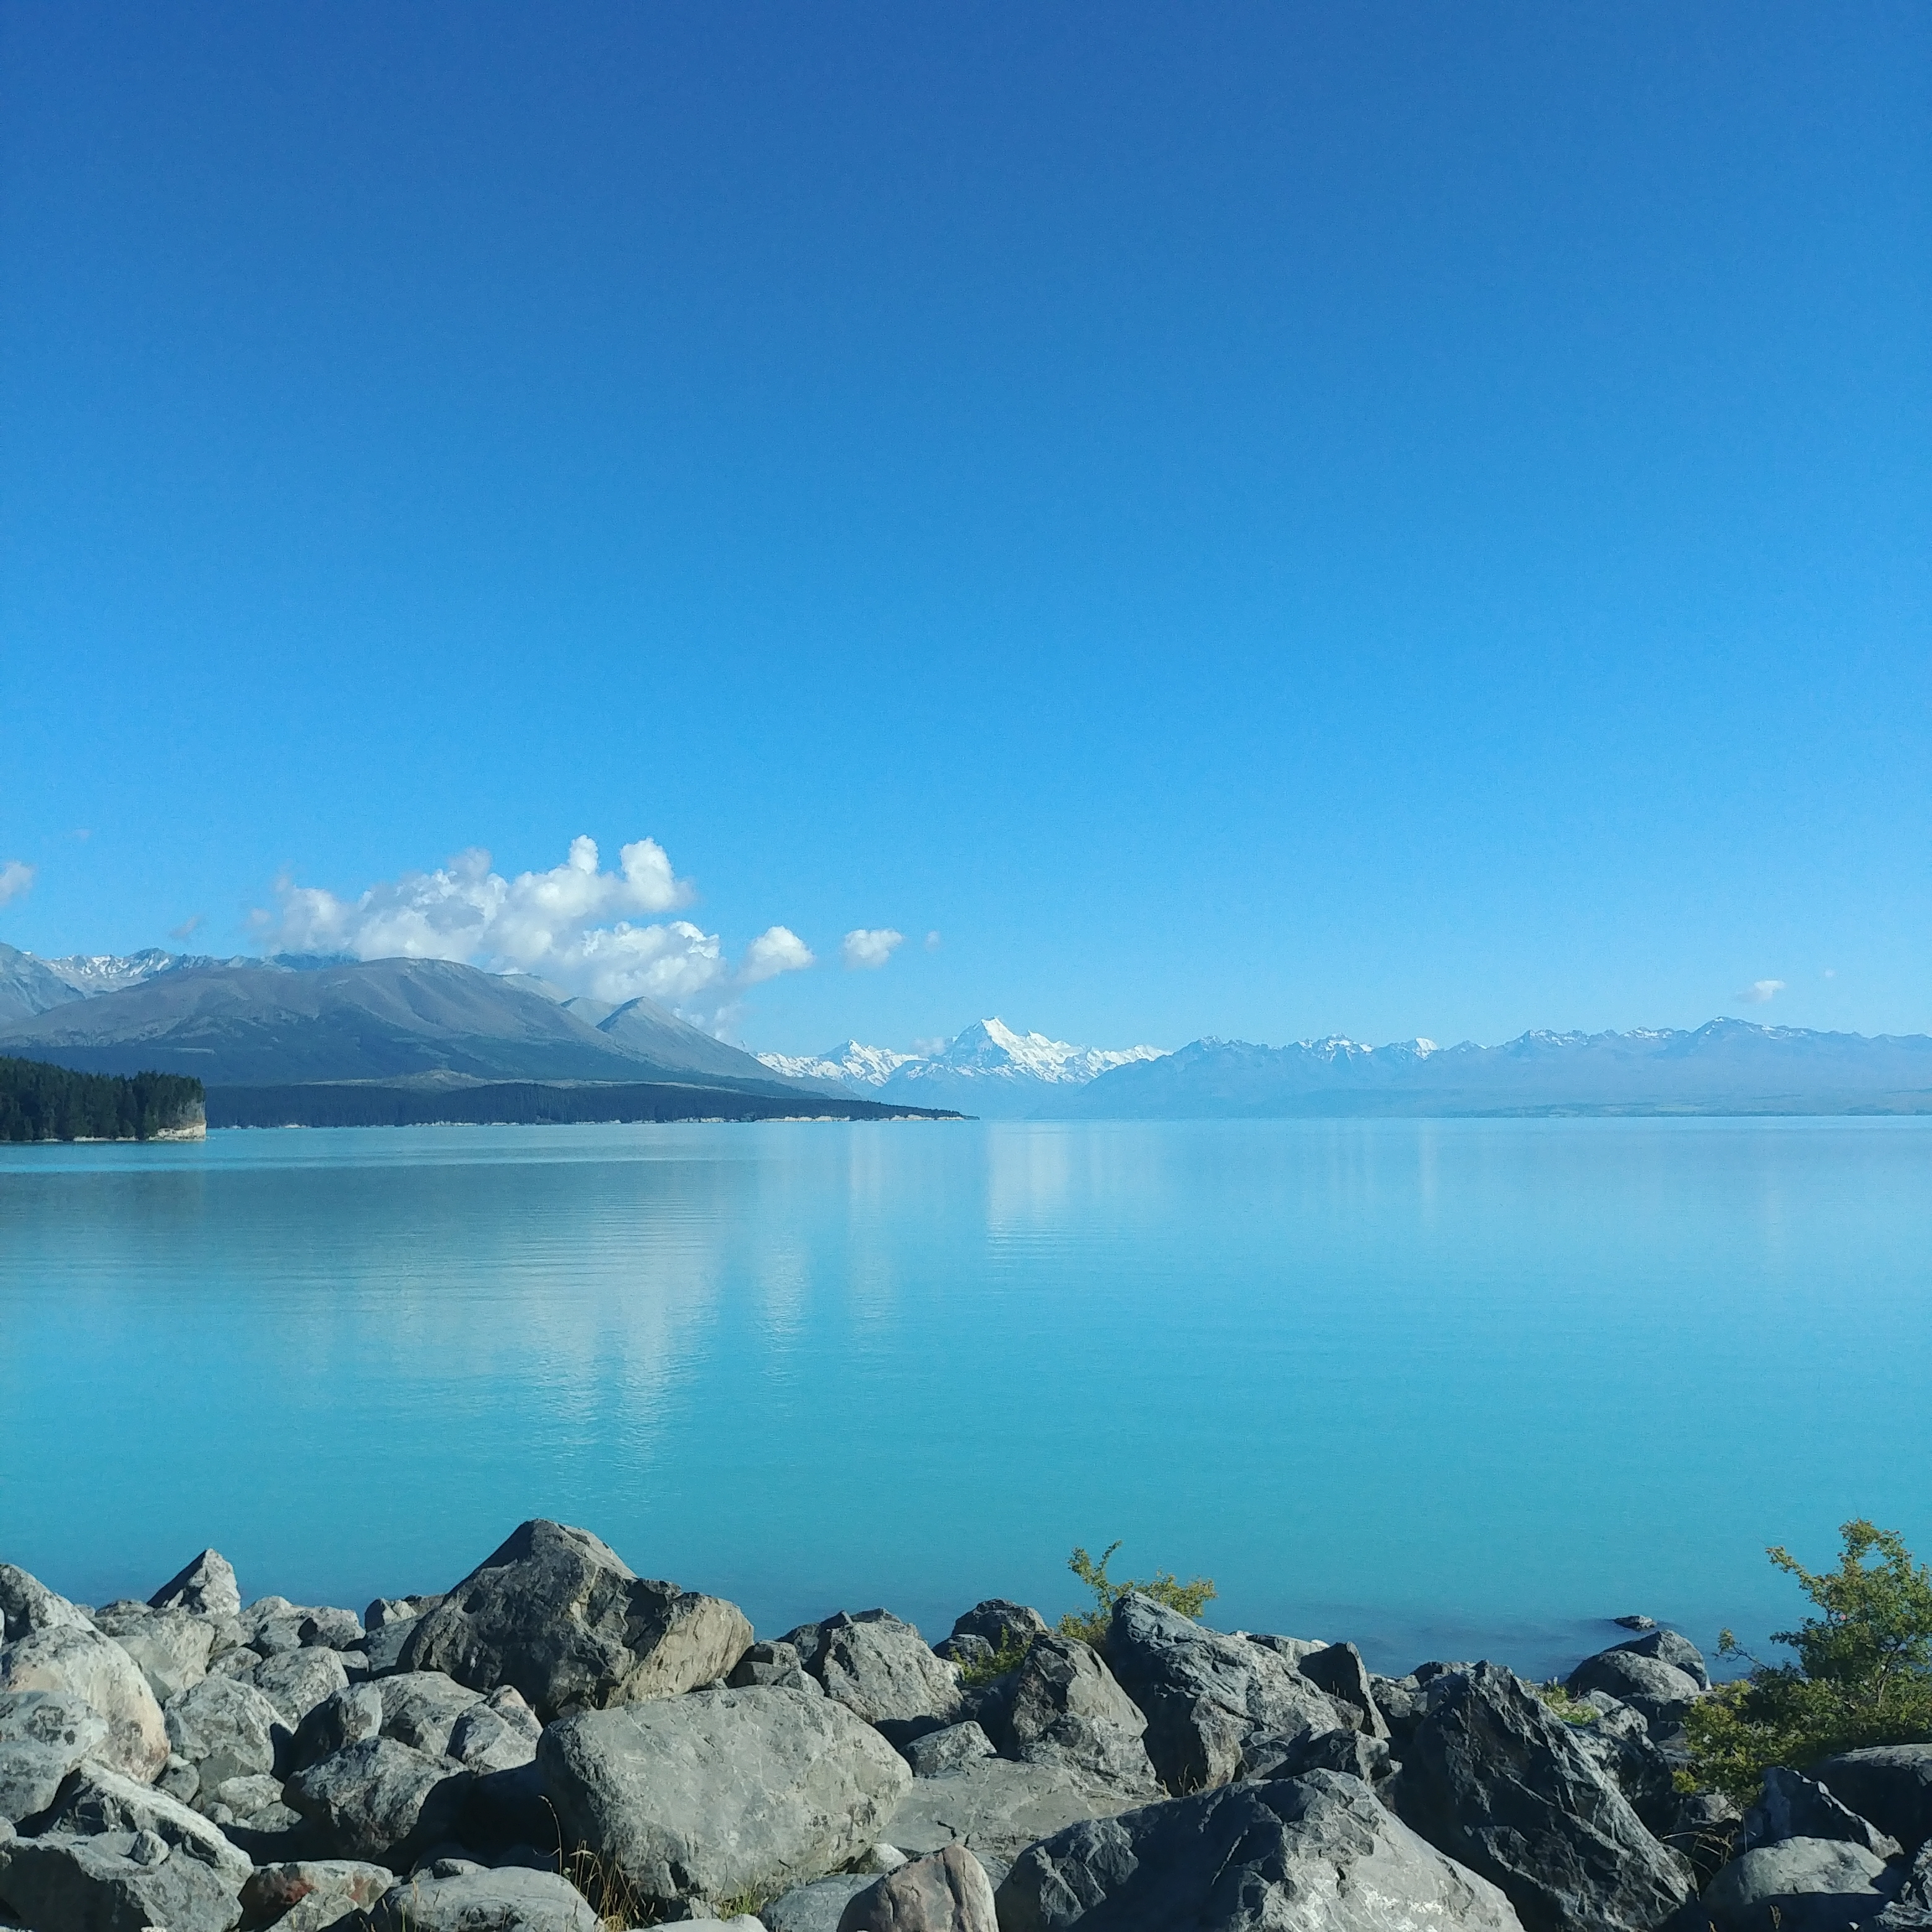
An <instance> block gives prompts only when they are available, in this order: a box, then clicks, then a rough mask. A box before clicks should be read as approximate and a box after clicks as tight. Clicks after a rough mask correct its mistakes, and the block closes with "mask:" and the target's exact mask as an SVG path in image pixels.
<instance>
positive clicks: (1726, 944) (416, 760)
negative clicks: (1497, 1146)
mask: <svg viewBox="0 0 1932 1932" xmlns="http://www.w3.org/2000/svg"><path fill="white" fill-rule="evenodd" d="M1928 98H1932V9H1928V8H1927V7H1926V6H1924V5H1923V4H1922V0H1901V4H1897V5H1890V4H1881V5H1865V4H1845V5H1838V4H1831V5H1826V4H1819V5H1808V6H1802V7H1797V6H1791V5H1778V4H1766V0H1749V4H1733V5H1727V4H1705V5H1698V6H1697V7H1688V8H1687V7H1684V6H1682V5H1679V4H1676V0H1672V3H1671V4H1668V5H1664V4H1657V5H1641V4H1633V0H1616V3H1615V4H1613V5H1563V6H1561V7H1553V6H1550V5H1547V4H1546V0H1537V4H1533V5H1507V4H1497V5H1484V6H1482V7H1444V6H1442V5H1437V4H1434V0H1430V4H1423V5H1342V6H1335V5H1286V4H1280V0H1273V4H1268V5H1250V4H1242V0H1229V4H1223V5H1216V6H1214V7H1179V6H1175V5H1162V6H1148V5H1136V4H1132V0H1107V4H1106V5H1073V4H1068V5H1055V6H1046V7H1043V6H1041V5H1037V4H1026V5H956V6H947V7H939V6H933V5H910V4H907V0H890V4H885V3H884V0H881V4H877V5H852V4H846V0H827V4H814V5H809V6H808V5H802V4H794V5H786V6H770V5H742V4H710V0H706V4H701V5H700V4H688V5H643V4H637V0H625V4H623V5H613V6H602V5H592V4H577V5H572V6H570V7H537V6H534V5H529V6H517V7H511V6H502V5H478V4H475V0H464V4H462V5H431V4H413V5H410V6H409V7H395V6H394V5H389V4H387V0H384V4H381V5H352V4H343V0H337V3H336V4H332V5H328V6H326V7H325V6H314V7H280V6H277V7H265V6H262V5H258V4H255V3H254V0H250V4H248V5H218V4H211V0H197V4H196V5H192V6H190V5H168V6H155V5H149V4H147V0H142V4H139V5H124V6H115V7H100V6H93V5H85V4H76V0H60V4H45V5H39V4H35V5H26V4H20V0H5V5H0V492H4V496H0V893H4V894H5V895H6V902H5V904H0V940H5V941H8V942H10V943H11V944H16V945H20V946H23V947H29V948H31V949H32V950H35V951H37V952H40V953H49V954H51V953H65V952H69V951H73V950H86V951H103V950H116V951H121V950H130V949H132V948H134V947H141V946H145V945H151V944H168V945H172V946H175V947H181V946H183V945H185V946H187V947H190V948H192V949H194V950H211V951H215V952H220V953H228V952H233V951H236V950H251V949H256V948H259V947H261V946H263V945H265V944H276V943H279V942H281V941H287V940H288V939H289V938H291V937H292V936H300V935H308V936H310V937H311V938H312V937H314V936H315V935H317V934H318V933H320V934H322V935H323V936H325V937H326V935H327V934H329V933H330V932H334V933H336V934H337V935H338V936H341V935H347V938H348V940H349V941H350V943H352V944H356V945H358V946H362V947H365V948H366V947H368V946H369V945H372V944H376V943H377V941H378V940H379V939H380V937H381V935H382V934H383V933H384V932H388V931H389V930H390V927H389V926H385V925H384V924H383V920H384V919H385V918H386V917H387V916H389V914H390V913H398V914H399V915H400V914H407V913H410V912H411V911H412V910H416V911H418V912H420V910H421V908H422V904H425V903H429V904H431V916H429V917H428V924H427V925H426V926H424V928H423V929H424V930H425V931H434V932H443V933H445V934H446V935H449V934H454V935H455V938H452V939H451V940H450V942H449V945H450V950H457V951H460V952H461V951H465V950H466V956H476V957H479V958H480V957H483V956H484V955H485V954H486V953H487V954H488V955H489V956H490V957H493V958H494V959H496V960H497V961H498V962H499V963H502V962H514V960H515V959H520V958H525V957H526V956H529V953H530V950H531V948H532V947H533V946H534V947H538V950H540V949H541V944H543V943H544V942H545V941H547V940H555V941H556V945H557V947H558V948H559V953H558V960H559V971H564V970H568V971H571V972H574V973H575V974H577V978H578V983H583V984H589V983H592V981H593V980H595V975H596V973H597V972H598V971H600V970H602V968H600V966H599V962H600V961H601V962H602V963H603V967H604V968H608V967H609V966H610V963H611V962H612V961H613V960H616V962H618V963H619V965H622V964H624V962H626V961H628V962H630V964H631V965H636V966H637V967H638V968H639V970H640V971H642V970H643V967H644V966H646V965H649V966H651V968H652V971H657V970H658V968H661V969H662V971H661V972H660V974H659V977H658V979H657V980H653V981H652V982H650V983H652V984H655V985H659V986H663V987H666V988H668V989H670V990H673V991H676V990H677V989H678V988H679V987H680V986H682V988H683V989H685V991H686V992H688V995H689V997H688V999H687V1000H686V1001H685V1004H686V1006H687V1008H688V1010H692V1011H694V1012H699V1013H702V1014H703V1015H704V1016H709V1017H710V1018H712V1019H720V1017H721V1023H723V1024H724V1025H728V1026H732V1027H734V1028H736V1033H737V1035H738V1037H742V1038H743V1039H745V1040H747V1041H748V1043H750V1044H751V1045H753V1046H757V1047H780V1048H784V1049H792V1050H801V1049H812V1048H817V1047H819V1046H824V1045H826V1044H829V1043H830V1042H832V1041H833V1040H837V1039H838V1038H841V1037H843V1036H844V1035H846V1034H857V1035H858V1036H859V1037H860V1038H862V1039H866V1040H877V1041H881V1042H883V1043H889V1044H899V1045H904V1044H906V1043H910V1041H911V1040H914V1039H916V1038H919V1037H932V1036H933V1035H935V1034H944V1033H950V1032H952V1031H955V1030H956V1029H957V1028H959V1027H960V1026H961V1025H964V1024H965V1022H968V1020H970V1019H974V1018H976V1017H977V1016H980V1015H982V1014H984V1013H999V1014H1001V1015H1002V1016H1004V1017H1005V1018H1006V1019H1007V1020H1009V1021H1010V1022H1013V1023H1015V1024H1016V1025H1022V1026H1028V1027H1034V1028H1040V1029H1042V1030H1043V1031H1048V1032H1050V1033H1053V1034H1058V1035H1059V1036H1061V1037H1070V1038H1073V1039H1076V1040H1083V1041H1088V1042H1091V1043H1097V1044H1103V1045H1118V1044H1124V1043H1127V1042H1129V1041H1131V1040H1148V1041H1152V1042H1154V1043H1158V1044H1161V1045H1176V1044H1178V1043H1181V1041H1183V1040H1187V1039H1190V1038H1192V1037H1195V1036H1196V1035H1199V1034H1203V1033H1217V1034H1230V1035H1239V1036H1242V1037H1247V1038H1251V1039H1259V1040H1268V1041H1280V1040H1287V1039H1291V1038H1295V1037H1301V1036H1304V1035H1307V1034H1324V1033H1327V1032H1329V1031H1344V1032H1347V1033H1349V1034H1352V1035H1354V1036H1355V1037H1359V1038H1367V1039H1370V1040H1383V1039H1388V1038H1395V1037H1406V1036H1409V1035H1412V1034H1418V1033H1421V1034H1428V1035H1430V1036H1433V1037H1436V1038H1438V1039H1440V1040H1456V1039H1460V1038H1463V1037H1475V1038H1477V1039H1481V1040H1496V1039H1499V1038H1502V1037H1507V1036H1508V1035H1510V1034H1514V1033H1516V1032H1517V1031H1520V1030H1521V1029H1523V1028H1526V1027H1529V1026H1553V1027H1568V1026H1584V1027H1590V1028H1596V1027H1602V1026H1620V1027H1621V1026H1629V1025H1687V1024H1688V1025H1694V1024H1696V1023H1697V1022H1701V1021H1703V1020H1704V1019H1708V1018H1709V1017H1711V1016H1712V1015H1714V1014H1716V1013H1721V1012H1733V1013H1746V1014H1750V1015H1753V1016H1759V1017H1763V1018H1768V1019H1782V1020H1787V1021H1789V1022H1792V1023H1793V1024H1799V1025H1843V1026H1852V1027H1856V1028H1860V1029H1862V1030H1865V1031H1877V1030H1888V1031H1906V1030H1910V1031H1918V1030H1924V1029H1928V1028H1932V887H1929V883H1928V870H1927V868H1928V856H1932V843H1928V834H1932V811H1929V810H1928V807H1932V755H1928V754H1932V716H1929V715H1928V700H1929V699H1932V659H1928V628H1929V627H1928V621H1927V620H1928V614H1932V595H1928V591H1932V568H1928V546H1927V537H1928V532H1932V488H1928V470H1932V409H1928V402H1932V359H1928V353H1927V351H1928V344H1932V299H1928V296H1932V220H1928V217H1932V117H1928V116H1927V113H1926V110H1925V104H1926V102H1927V99H1928ZM583 835H587V836H589V838H593V839H595V841H597V842H598V847H599V857H598V865H599V867H601V872H599V873H598V874H594V875H593V874H592V873H591V872H590V871H586V870H585V869H584V866H585V865H586V864H587V862H588V861H587V856H586V854H585V853H584V851H583V848H582V847H579V848H578V851H579V860H580V863H579V866H578V868H577V870H576V871H575V872H574V874H571V875H570V876H568V877H563V878H562V879H561V880H541V879H538V880H528V881H524V882H523V883H520V884H519V883H515V881H516V880H517V875H518V874H523V873H525V872H532V873H542V872H545V871H548V870H550V868H556V867H558V866H559V865H564V863H565V854H566V852H567V850H568V848H569V847H570V844H571V841H572V840H573V839H574V838H578V837H580V836H583ZM646 839H650V840H654V841H656V842H657V844H658V847H661V849H662V852H663V853H664V854H667V855H668V857H667V862H666V863H664V864H660V862H659V860H658V856H656V855H655V854H654V853H652V851H650V850H647V849H640V850H638V852H637V855H636V863H635V865H634V867H633V874H634V876H633V877H631V879H630V880H628V881H627V880H626V879H625V877H624V876H623V874H622V862H621V861H620V859H619V848H620V847H623V846H625V845H626V844H631V845H633V846H637V845H638V844H639V841H643V840H646ZM475 847H484V848H487V850H488V851H489V852H490V853H491V854H492V855H493V865H494V868H495V870H496V874H499V875H500V876H501V877H502V878H503V879H505V880H507V881H510V882H511V883H508V884H506V885H505V886H503V887H502V888H501V889H498V888H497V887H496V886H491V885H490V883H489V882H488V878H487V868H481V867H480V866H478V865H475V864H472V865H470V867H469V870H468V871H464V872H461V873H459V874H456V875H453V877H452V883H449V884H447V885H445V886H429V887H426V886H422V885H420V884H416V885H408V884H405V885H403V886H392V887H391V888H389V889H387V890H385V889H383V882H394V881H397V880H400V879H403V878H404V877H405V875H407V874H412V873H418V872H422V871H428V870H431V869H433V868H437V867H439V866H441V865H444V863H445V862H446V861H447V860H448V859H449V858H450V856H451V855H452V854H455V853H458V852H460V851H463V850H466V849H469V848H475ZM28 868H31V874H29V871H28ZM565 871H566V872H568V871H569V868H568V867H566V868H565ZM606 875H607V876H606ZM278 880H279V881H281V884H280V885H278ZM678 880H684V881H688V882H689V883H688V885H685V886H679V885H678V884H677V883H676V881H678ZM371 888H377V893H376V896H375V898H374V899H373V900H372V901H371V907H370V909H369V910H366V911H365V910H358V909H357V907H356V901H357V900H358V899H359V896H360V895H362V893H363V892H365V890H368V889H371ZM572 891H575V892H576V897H575V898H574V899H572V898H571V892H572ZM305 894H306V895H307V896H305ZM325 894H326V895H329V896H327V897H323V896H320V895H325ZM559 895H561V897H559ZM566 900H568V901H569V903H568V904H564V903H563V902H564V901H566ZM486 901H487V905H486ZM499 902H500V903H499ZM452 905H453V906H455V907H457V909H458V913H462V914H463V917H468V916H469V913H463V908H464V907H469V908H471V910H472V911H474V909H475V907H478V906H484V907H485V913H475V919H481V920H483V924H482V925H481V926H477V925H475V920H474V919H472V925H471V926H468V927H465V926H463V925H462V923H461V919H460V918H459V919H456V921H455V923H454V924H452V922H451V919H449V918H447V917H444V916H443V913H437V912H436V907H439V906H440V907H443V910H444V913H447V911H448V909H449V907H451V906H452ZM559 906H561V907H562V910H559V909H558V908H559ZM519 908H520V909H521V910H519ZM546 908H547V909H548V910H546ZM251 912H260V913H263V915H265V917H264V919H257V920H256V921H254V922H252V923H251V919H250V914H251ZM486 913H487V916H485V914H486ZM197 917H198V918H199V920H200V923H199V926H196V927H193V929H191V930H190V922H191V921H193V920H194V919H196V918H197ZM619 917H621V918H623V919H626V920H627V921H628V923H629V925H630V926H631V934H630V935H629V938H628V941H626V944H628V946H629V947H630V949H631V950H630V951H629V952H628V953H625V952H624V951H623V949H622V947H616V943H615V942H614V941H611V940H610V938H609V935H610V933H611V932H612V930H613V921H614V920H616V919H618V918H619ZM438 919H441V920H442V923H441V924H440V925H439V924H438V923H437V920H438ZM545 919H549V920H550V926H544V920H545ZM667 919H675V920H678V921H681V922H685V925H687V926H688V928H689V930H688V931H687V932H675V931H670V930H669V929H666V931H665V932H662V933H660V935H659V937H658V938H655V939H649V938H640V934H641V935H648V934H649V933H650V932H653V931H655V930H657V929H659V928H663V927H664V924H665V921H666V920H667ZM492 921H494V922H495V923H494V924H491V923H490V922H492ZM532 922H534V923H532ZM405 923H407V922H405ZM774 928H782V929H784V936H782V937H774V936H773V934H772V929H774ZM397 929H398V930H401V928H397ZM886 929H890V930H892V931H896V932H901V933H903V934H904V935H905V938H904V944H901V945H900V946H898V947H897V948H896V949H895V950H890V951H889V956H887V957H886V960H885V963H884V964H883V965H874V966H869V967H868V966H862V965H861V966H858V967H855V968H847V967H846V966H844V965H841V958H840V954H841V938H842V936H843V935H845V934H846V933H847V932H852V931H854V930H862V931H867V932H883V931H885V930H886ZM171 932H181V933H183V934H184V935H185V936H184V937H183V938H178V939H173V940H170V938H169V934H170V933H171ZM532 932H534V933H535V935H536V937H535V939H534V940H532V938H531V935H532ZM929 934H933V935H937V939H936V941H935V942H934V943H932V944H929V942H928V937H927V936H928V935H929ZM372 935H373V936H372ZM478 935H481V937H479V936H478ZM760 935H764V936H765V937H764V940H763V945H764V948H765V950H763V952H762V953H760V952H758V951H757V950H755V947H754V942H757V941H759V939H760ZM714 942H715V944H714ZM613 947H616V950H613ZM748 947H749V948H753V949H754V950H751V951H750V952H748V951H747V949H748ZM600 948H601V950H600ZM653 949H655V950H653ZM886 949H887V942H885V941H874V942H871V943H869V944H868V943H867V942H864V941H861V942H859V944H858V945H857V947H856V951H857V952H858V953H859V954H861V955H866V954H868V953H870V954H873V955H876V954H877V953H880V952H882V951H886ZM807 951H809V953H811V955H812V956H814V959H815V960H816V962H817V963H816V964H815V965H812V966H811V967H810V968H808V969H804V970H781V968H794V969H796V968H799V965H800V962H801V961H802V956H803V955H804V954H805V952H807ZM707 961H708V962H709V964H708V965H707V964H706V962H707ZM653 962H655V963H653ZM627 970H628V968H627ZM680 972H681V973H682V974H684V976H685V977H684V978H683V979H682V980H677V979H676V974H678V973H680ZM665 974H669V975H670V977H668V978H667V977H664V975H665ZM1828 976H1829V977H1828ZM1778 983H1782V985H1781V986H1779V985H1778ZM1747 991H1750V992H1755V993H1757V995H1760V997H1759V998H1757V999H1756V1000H1754V1001H1744V1000H1743V999H1742V995H1744V994H1745V992H1747ZM1767 992H1769V993H1770V994H1771V995H1772V997H1770V998H1764V997H1763V995H1765V994H1766V993H1767Z"/></svg>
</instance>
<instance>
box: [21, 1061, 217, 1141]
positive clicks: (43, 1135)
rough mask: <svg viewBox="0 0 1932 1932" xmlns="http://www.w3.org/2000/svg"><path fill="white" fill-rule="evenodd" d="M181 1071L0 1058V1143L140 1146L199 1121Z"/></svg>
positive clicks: (193, 1083)
mask: <svg viewBox="0 0 1932 1932" xmlns="http://www.w3.org/2000/svg"><path fill="white" fill-rule="evenodd" d="M203 1102H204V1096H203V1094H202V1087H201V1082H199V1080H196V1079H193V1078H192V1077H191V1076H189V1075H187V1074H184V1073H136V1074H133V1075H131V1076H129V1075H124V1074H118V1073H72V1072H70V1071H69V1070H68V1068H66V1067H49V1066H46V1065H45V1064H43V1062H41V1061H37V1060H7V1059H0V1141H74V1140H89V1141H145V1140H149V1139H152V1138H153V1137H154V1136H155V1135H156V1134H160V1133H169V1132H171V1131H172V1130H175V1129H178V1128H181V1127H190V1126H192V1125H193V1124H195V1123H196V1121H199V1120H200V1119H201V1118H202V1107H203Z"/></svg>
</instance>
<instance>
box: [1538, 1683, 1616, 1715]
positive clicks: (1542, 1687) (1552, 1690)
mask: <svg viewBox="0 0 1932 1932" xmlns="http://www.w3.org/2000/svg"><path fill="white" fill-rule="evenodd" d="M1529 1688H1531V1689H1532V1691H1535V1693H1536V1694H1537V1695H1538V1697H1541V1699H1542V1700H1543V1701H1544V1703H1545V1704H1547V1706H1549V1707H1550V1713H1551V1715H1553V1716H1555V1717H1559V1718H1562V1720H1563V1721H1564V1722H1565V1724H1576V1725H1579V1726H1581V1725H1584V1724H1595V1722H1596V1721H1597V1720H1598V1718H1600V1717H1601V1716H1602V1715H1603V1713H1602V1712H1601V1711H1599V1710H1598V1709H1597V1707H1596V1706H1595V1705H1594V1704H1586V1703H1584V1702H1583V1700H1582V1699H1581V1698H1579V1697H1571V1694H1569V1692H1568V1691H1566V1690H1565V1688H1563V1682H1562V1679H1561V1678H1557V1677H1553V1678H1552V1679H1550V1682H1548V1683H1547V1684H1532V1685H1531V1686H1530V1687H1529Z"/></svg>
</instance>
